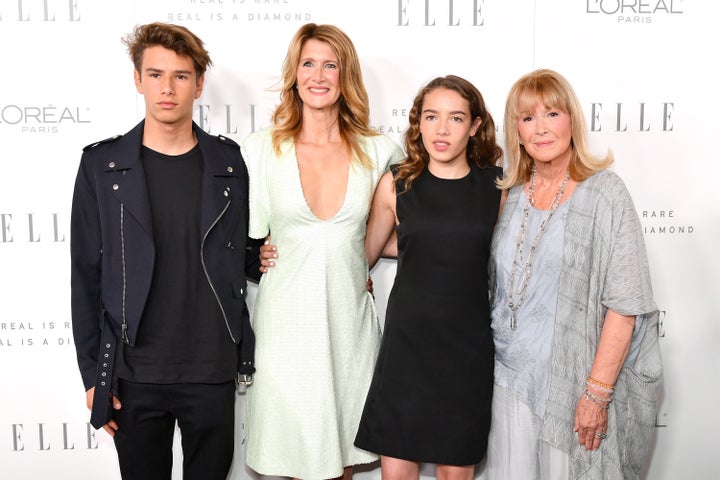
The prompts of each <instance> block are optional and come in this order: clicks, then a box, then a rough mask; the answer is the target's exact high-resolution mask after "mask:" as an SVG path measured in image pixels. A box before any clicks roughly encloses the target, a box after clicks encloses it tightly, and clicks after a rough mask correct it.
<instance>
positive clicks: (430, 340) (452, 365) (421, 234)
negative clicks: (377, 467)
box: [355, 76, 503, 480]
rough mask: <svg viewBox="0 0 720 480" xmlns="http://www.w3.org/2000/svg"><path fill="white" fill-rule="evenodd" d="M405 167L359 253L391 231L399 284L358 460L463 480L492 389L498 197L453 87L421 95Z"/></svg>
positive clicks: (469, 474) (495, 172)
mask: <svg viewBox="0 0 720 480" xmlns="http://www.w3.org/2000/svg"><path fill="white" fill-rule="evenodd" d="M409 120H410V126H409V128H408V130H407V132H406V134H405V149H406V152H407V155H408V156H407V158H406V159H405V160H404V161H403V162H402V163H401V164H399V165H398V166H396V167H394V168H393V171H392V172H389V173H387V174H385V175H384V176H383V177H382V178H381V180H380V183H379V184H378V187H377V189H376V191H375V196H374V198H373V204H372V209H371V212H370V217H369V220H368V227H367V236H366V239H365V251H366V253H367V257H368V263H369V266H370V267H371V268H372V266H373V265H374V264H375V263H376V262H377V260H378V258H379V257H380V255H381V253H382V252H383V249H384V247H385V246H386V243H387V242H388V239H389V238H390V237H391V234H392V233H393V229H395V230H396V231H397V246H398V265H397V275H396V277H395V282H394V285H393V289H392V292H391V294H390V298H389V301H388V307H387V314H386V317H385V328H384V333H383V340H382V346H381V349H380V355H379V358H378V361H377V365H376V368H375V373H374V377H373V382H372V385H371V387H370V391H369V394H368V398H367V401H366V403H365V408H364V411H363V416H362V420H361V422H360V428H359V431H358V434H357V438H356V440H355V445H356V446H358V447H359V448H362V449H365V450H368V451H371V452H374V453H377V454H380V455H381V468H382V478H383V480H395V479H417V478H418V477H419V465H420V463H425V462H427V463H435V464H437V477H438V478H439V479H442V480H471V479H472V478H473V474H474V466H475V464H477V463H478V462H480V461H481V460H482V459H483V457H484V456H485V450H486V447H487V436H488V429H489V426H490V403H491V399H492V388H493V387H492V386H493V342H492V334H491V331H490V313H489V304H488V279H487V261H488V255H489V248H490V240H491V237H492V232H493V227H494V225H495V222H496V220H497V218H498V213H499V211H500V208H501V202H502V199H503V198H502V195H501V191H500V190H499V189H498V188H497V187H496V184H495V182H496V179H497V178H498V177H500V176H501V175H502V169H501V168H500V167H498V166H497V165H498V163H499V162H500V159H501V157H502V150H501V148H500V147H499V146H498V145H497V144H496V141H495V124H494V122H493V119H492V117H491V116H490V113H489V112H488V111H487V108H486V107H485V103H484V101H483V98H482V95H481V94H480V92H479V91H478V90H477V89H476V88H475V87H474V86H473V85H472V84H471V83H470V82H468V81H467V80H464V79H462V78H460V77H456V76H447V77H440V78H436V79H434V80H432V81H431V82H430V83H428V84H427V85H426V86H425V87H424V88H422V89H421V90H420V92H419V93H418V95H417V97H416V98H415V101H414V102H413V106H412V109H411V111H410V116H409Z"/></svg>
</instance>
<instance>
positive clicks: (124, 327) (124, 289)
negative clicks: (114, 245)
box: [120, 203, 130, 345]
mask: <svg viewBox="0 0 720 480" xmlns="http://www.w3.org/2000/svg"><path fill="white" fill-rule="evenodd" d="M120 256H121V258H122V341H123V342H125V343H126V344H128V345H130V339H129V338H128V334H127V316H126V312H125V303H126V298H127V274H126V271H125V204H123V203H121V204H120Z"/></svg>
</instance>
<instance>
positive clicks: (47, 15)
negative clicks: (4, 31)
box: [0, 0, 81, 22]
mask: <svg viewBox="0 0 720 480" xmlns="http://www.w3.org/2000/svg"><path fill="white" fill-rule="evenodd" d="M3 21H4V22H13V21H14V22H79V21H81V16H80V10H79V8H78V0H16V1H14V2H5V5H3V6H2V7H0V22H3Z"/></svg>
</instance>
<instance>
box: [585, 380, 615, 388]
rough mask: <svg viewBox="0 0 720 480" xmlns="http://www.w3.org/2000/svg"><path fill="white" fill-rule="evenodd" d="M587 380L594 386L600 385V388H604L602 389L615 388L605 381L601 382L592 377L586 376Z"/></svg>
mask: <svg viewBox="0 0 720 480" xmlns="http://www.w3.org/2000/svg"><path fill="white" fill-rule="evenodd" d="M587 382H588V383H592V384H593V385H595V386H596V387H601V388H604V389H606V390H615V385H608V384H607V383H603V382H601V381H600V380H595V379H594V378H592V377H587Z"/></svg>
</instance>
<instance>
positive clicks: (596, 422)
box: [574, 390, 609, 450]
mask: <svg viewBox="0 0 720 480" xmlns="http://www.w3.org/2000/svg"><path fill="white" fill-rule="evenodd" d="M588 391H589V390H588ZM593 395H594V396H595V397H596V398H595V399H594V398H592V396H593ZM600 397H601V395H600V394H595V393H593V392H590V395H588V394H586V393H583V394H582V395H580V399H579V400H578V404H577V408H576V409H575V428H574V431H575V432H577V436H578V442H579V443H580V445H582V446H584V447H585V449H586V450H597V449H598V448H599V447H600V443H601V442H602V440H604V438H605V437H606V436H607V430H608V411H607V408H606V407H607V403H605V402H603V401H600V400H598V399H597V398H600ZM608 403H609V402H608Z"/></svg>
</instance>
